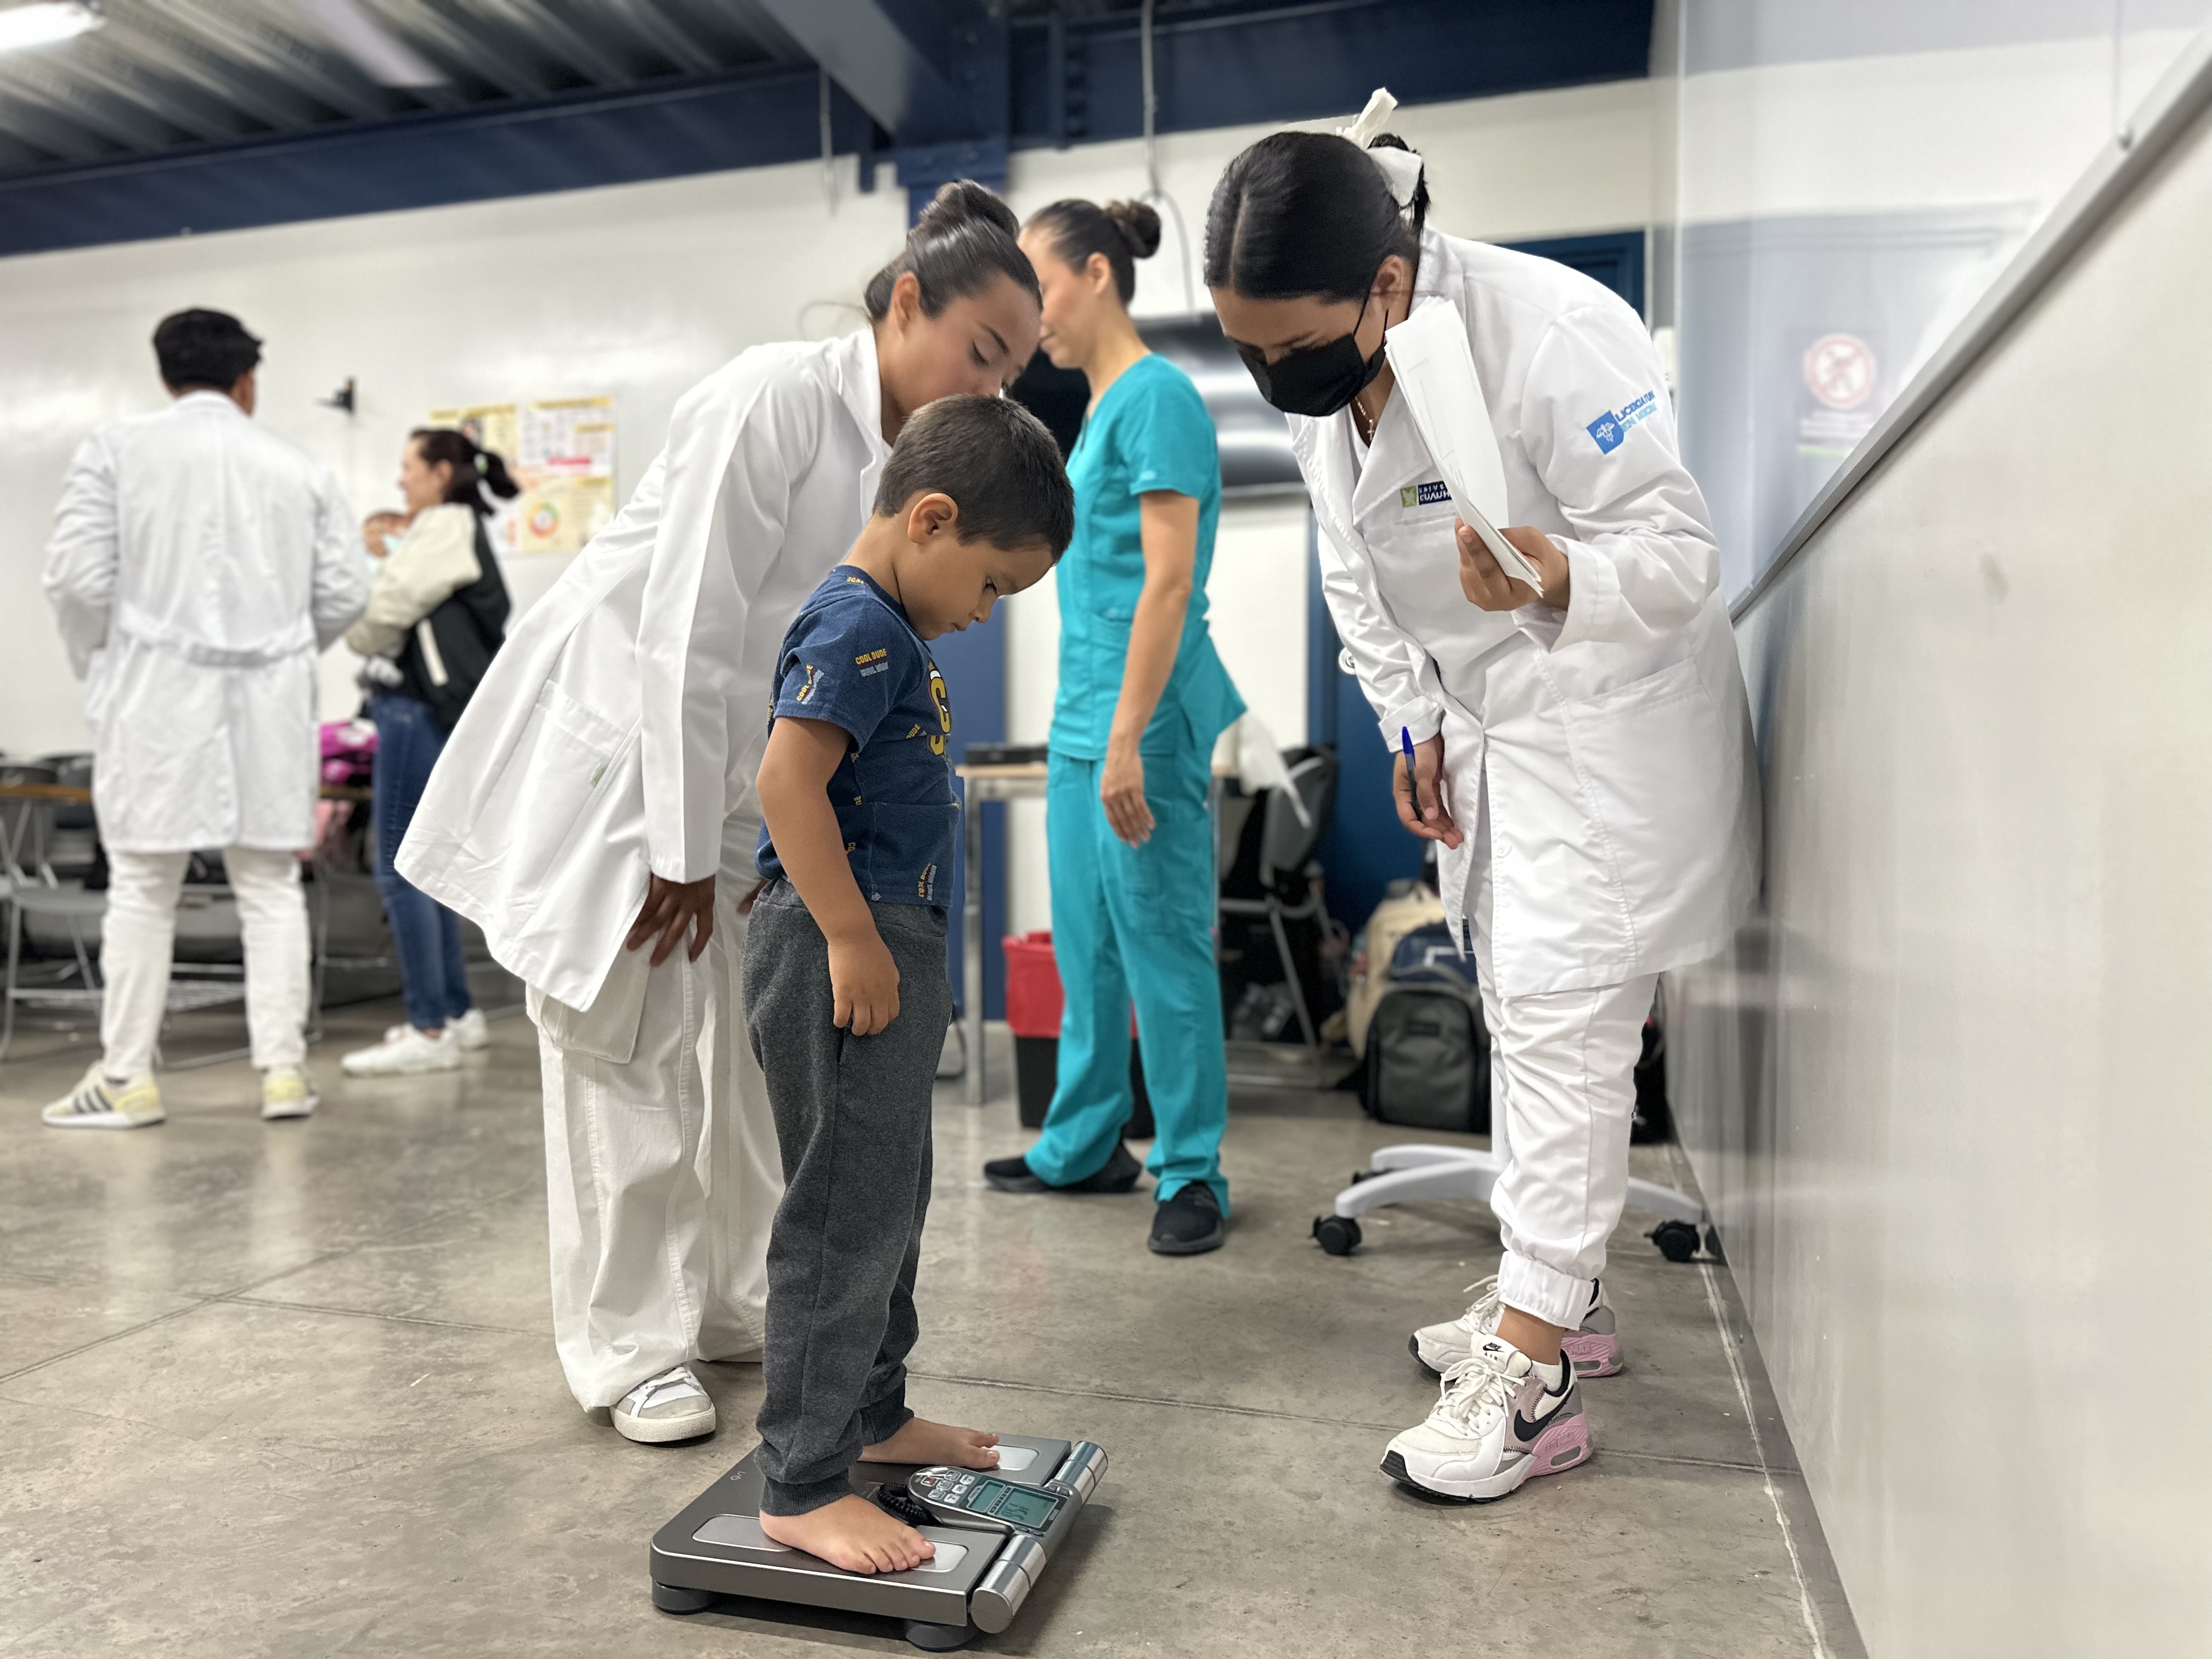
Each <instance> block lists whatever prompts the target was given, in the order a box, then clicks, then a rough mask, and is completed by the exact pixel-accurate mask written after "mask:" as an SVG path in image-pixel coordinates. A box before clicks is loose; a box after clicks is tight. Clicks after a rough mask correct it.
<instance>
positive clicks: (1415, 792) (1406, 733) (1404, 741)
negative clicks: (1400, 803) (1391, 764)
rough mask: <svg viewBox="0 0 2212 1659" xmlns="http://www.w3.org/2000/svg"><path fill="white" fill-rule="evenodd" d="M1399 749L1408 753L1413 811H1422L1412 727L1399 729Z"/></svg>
mask: <svg viewBox="0 0 2212 1659" xmlns="http://www.w3.org/2000/svg"><path fill="white" fill-rule="evenodd" d="M1398 747H1399V748H1401V749H1402V750H1405V752H1406V792H1407V793H1408V794H1410V795H1411V796H1413V810H1414V811H1416V812H1418V811H1420V810H1421V786H1420V785H1419V784H1418V783H1416V782H1415V781H1414V777H1415V774H1414V771H1413V727H1412V726H1400V727H1399V728H1398Z"/></svg>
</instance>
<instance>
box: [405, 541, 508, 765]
mask: <svg viewBox="0 0 2212 1659" xmlns="http://www.w3.org/2000/svg"><path fill="white" fill-rule="evenodd" d="M511 608H512V607H511V605H510V603H509V601H508V599H507V580H506V578H505V577H504V576H502V575H501V574H500V568H499V561H498V559H496V558H495V557H494V556H493V554H492V550H491V538H489V536H487V535H486V534H485V533H484V526H483V518H482V516H481V515H479V516H478V517H477V579H476V580H474V581H472V582H471V583H470V584H469V585H468V586H465V587H462V588H459V589H457V590H456V591H455V592H453V594H452V595H451V596H450V597H449V598H447V599H446V600H445V602H444V603H443V604H441V605H439V607H438V608H437V609H436V610H435V611H432V612H431V613H430V614H429V615H428V616H427V617H423V618H422V621H421V622H419V623H416V624H415V626H414V627H413V628H411V629H408V631H407V643H406V644H405V645H404V647H401V650H400V653H399V673H400V677H401V684H400V686H399V690H401V691H402V692H403V693H404V695H406V696H410V697H412V698H414V699H415V700H416V702H422V703H428V705H429V707H430V718H431V719H432V720H435V721H436V722H437V724H438V729H439V730H440V731H441V732H451V731H452V730H453V727H454V726H455V725H457V724H458V723H459V720H460V718H461V711H462V710H463V709H465V708H467V707H468V706H469V699H470V698H471V697H472V696H475V695H476V690H477V686H478V685H479V684H482V683H483V677H484V674H485V672H486V671H488V670H489V668H490V667H491V659H493V657H495V656H496V655H497V654H498V653H499V647H500V645H501V642H502V641H504V640H505V639H506V637H507V612H508V611H509V610H510V609H511Z"/></svg>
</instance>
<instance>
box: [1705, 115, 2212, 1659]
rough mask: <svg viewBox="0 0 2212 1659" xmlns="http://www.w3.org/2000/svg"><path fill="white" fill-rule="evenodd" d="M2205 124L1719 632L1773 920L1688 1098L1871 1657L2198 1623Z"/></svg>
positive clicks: (1713, 993)
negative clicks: (2195, 436) (1753, 722)
mask: <svg viewBox="0 0 2212 1659" xmlns="http://www.w3.org/2000/svg"><path fill="white" fill-rule="evenodd" d="M2208 258H2212V117H2207V116H2205V115H2203V114H2202V113H2200V114H2199V115H2198V117H2197V132H2196V134H2195V135H2194V136H2193V137H2191V138H2189V139H2187V140H2185V142H2184V143H2183V145H2182V146H2181V149H2180V150H2179V152H2178V153H2177V154H2176V155H2172V156H2169V157H2168V158H2167V159H2166V161H2165V162H2164V163H2162V164H2161V165H2160V167H2159V168H2158V170H2157V171H2156V172H2155V173H2154V174H2153V175H2152V177H2151V179H2150V180H2149V181H2148V183H2147V184H2146V185H2144V186H2143V187H2142V191H2140V193H2139V194H2138V196H2137V197H2136V199H2135V200H2134V201H2133V202H2131V203H2130V204H2127V205H2125V206H2124V207H2123V208H2122V209H2121V210H2120V212H2119V213H2118V216H2116V217H2115V219H2114V220H2113V221H2112V222H2111V223H2110V224H2109V225H2108V226H2107V227H2106V228H2105V230H2104V231H2103V232H2102V233H2100V234H2099V236H2098V237H2097V238H2096V239H2095V240H2093V241H2092V243H2091V245H2090V246H2088V247H2087V249H2086V250H2085V251H2084V252H2082V253H2081V255H2079V256H2078V258H2076V260H2075V263H2074V264H2073V265H2072V267H2071V268H2070V269H2069V270H2067V271H2065V272H2063V273H2062V274H2061V276H2059V277H2058V279H2057V281H2056V282H2055V283H2053V284H2052V285H2051V287H2050V288H2049V289H2047V290H2046V291H2045V293H2043V295H2041V296H2040V297H2039V299H2038V300H2036V301H2035V302H2034V303H2033V305H2032V306H2031V307H2030V308H2029V309H2028V310H2027V312H2026V313H2023V315H2022V316H2021V318H2020V319H2019V320H2018V321H2017V322H2016V323H2015V325H2014V326H2013V328H2012V330H2011V331H2010V332H2009V333H2008V336H2007V337H2004V338H2002V339H2001V340H2000V341H1999V342H1998V343H1996V346H1995V347H1994V348H1993V349H1991V351H1990V354H1989V355H1988V356H1985V357H1984V359H1983V360H1982V361H1980V362H1978V364H1977V365H1976V366H1974V367H1973V368H1972V369H1970V370H1969V371H1968V373H1967V374H1966V376H1965V377H1964V378H1963V379H1962V380H1960V382H1959V383H1958V384H1957V385H1956V386H1954V388H1953V389H1952V391H1951V392H1949V394H1948V396H1947V398H1945V399H1944V401H1943V402H1942V403H1941V404H1938V405H1937V407H1936V409H1935V410H1933V411H1932V412H1931V413H1929V415H1927V416H1924V417H1923V419H1922V420H1921V421H1920V422H1919V423H1918V424H1917V425H1916V426H1915V428H1913V430H1912V432H1911V434H1910V435H1908V436H1907V437H1906V438H1905V440H1904V441H1903V442H1902V443H1901V444H1900V446H1899V447H1898V448H1897V449H1896V450H1895V451H1893V453H1891V454H1890V455H1888V456H1887V458H1885V459H1883V461H1882V462H1881V465H1879V466H1878V467H1877V468H1876V469H1875V471H1873V472H1872V473H1871V474H1870V475H1869V477H1867V479H1866V480H1865V481H1864V482H1863V483H1862V484H1861V485H1860V487H1859V489H1857V492H1856V494H1855V495H1853V496H1852V497H1851V498H1850V499H1849V500H1847V501H1845V502H1844V504H1843V506H1842V507H1840V508H1839V509H1838V513H1837V514H1836V515H1835V516H1834V517H1833V518H1832V519H1831V520H1828V521H1827V523H1826V525H1824V526H1822V528H1821V529H1820V531H1819V532H1817V533H1816V535H1815V537H1814V540H1813V541H1812V542H1811V543H1810V544H1808V546H1806V547H1805V548H1804V550H1802V552H1801V554H1800V555H1799V556H1798V557H1797V559H1796V562H1794V563H1793V564H1792V565H1791V566H1790V568H1788V569H1787V570H1785V571H1784V573H1783V574H1781V575H1780V576H1779V578H1778V580H1777V581H1776V583H1775V585H1774V586H1772V587H1771V588H1770V589H1769V590H1768V591H1767V592H1765V594H1764V595H1762V597H1761V598H1760V599H1759V601H1758V602H1757V604H1755V605H1753V607H1752V608H1751V610H1750V611H1749V612H1748V613H1747V616H1746V617H1744V618H1743V620H1742V621H1741V623H1740V624H1739V627H1738V637H1739V639H1740V641H1741V646H1742V651H1743V656H1744V659H1745V664H1746V667H1747V671H1748V674H1749V678H1750V681H1751V686H1752V701H1753V706H1754V708H1757V709H1758V710H1759V722H1760V727H1761V730H1760V746H1761V750H1762V752H1763V754H1764V757H1765V779H1766V806H1767V849H1766V880H1765V915H1762V916H1761V917H1760V918H1759V921H1757V922H1756V923H1755V924H1754V925H1753V927H1748V928H1747V929H1746V930H1745V932H1744V933H1743V934H1742V935H1741V937H1740V939H1739V940H1738V942H1737V945H1736V948H1735V950H1734V951H1732V952H1731V953H1730V954H1729V956H1728V957H1724V958H1723V959H1722V960H1721V961H1719V962H1717V963H1712V964H1709V965H1708V966H1706V967H1705V968H1702V969H1697V970H1695V971H1693V972H1691V973H1688V974H1684V975H1678V976H1676V980H1675V982H1674V985H1672V986H1671V987H1670V998H1671V999H1672V1000H1671V1001H1670V1009H1671V1011H1672V1012H1673V1013H1674V1015H1675V1016H1677V1018H1676V1019H1675V1024H1674V1030H1672V1031H1671V1032H1670V1033H1669V1042H1668V1047H1669V1050H1670V1052H1671V1053H1672V1054H1673V1055H1674V1060H1673V1061H1672V1062H1670V1063H1671V1065H1672V1066H1673V1068H1674V1069H1673V1072H1672V1075H1671V1076H1670V1084H1671V1085H1673V1093H1674V1102H1675V1107H1676V1111H1677V1114H1678V1118H1679V1120H1680V1123H1681V1125H1682V1129H1683V1136H1684V1141H1685V1144H1686V1146H1688V1147H1689V1149H1690V1151H1691V1153H1692V1158H1693V1161H1694V1163H1695V1164H1696V1167H1697V1171H1698V1175H1699V1181H1700V1182H1701V1183H1702V1185H1703V1187H1704V1190H1705V1194H1706V1196H1707V1200H1708V1201H1709V1202H1710V1203H1711V1204H1712V1206H1714V1208H1715V1211H1716V1214H1717V1217H1718V1219H1719V1222H1720V1225H1721V1230H1722V1233H1723V1237H1724V1239H1725V1241H1726V1243H1727V1249H1728V1257H1729V1266H1730V1269H1731V1271H1732V1272H1733V1273H1734V1274H1735V1279H1736V1281H1737V1284H1738V1285H1739V1286H1740V1287H1741V1290H1742V1291H1743V1297H1744V1301H1745V1304H1746V1305H1747V1309H1748V1310H1749V1312H1750V1316H1751V1319H1752V1323H1753V1328H1754V1329H1755V1330H1756V1332H1757V1334H1758V1338H1759V1348H1760V1352H1761V1353H1762V1355H1763V1356H1764V1358H1765V1363H1766V1367H1767V1370H1768V1371H1769V1373H1770V1374H1771V1376H1772V1378H1773V1382H1774V1387H1775V1392H1776V1395H1777V1396H1778V1399H1779V1401H1780V1402H1781V1406H1782V1410H1783V1413H1784V1418H1785V1419H1786V1420H1787V1422H1788V1425H1789V1428H1790V1437H1791V1440H1792V1443H1793V1444H1794V1445H1795V1447H1796V1451H1797V1454H1798V1456H1799V1459H1800V1461H1801V1463H1802V1467H1803V1468H1804V1471H1805V1475H1806V1479H1807V1481H1808V1485H1809V1486H1810V1488H1811V1490H1812V1492H1813V1495H1814V1499H1815V1501H1816V1503H1817V1504H1818V1505H1819V1508H1820V1519H1821V1522H1822V1525H1823V1528H1824V1530H1825V1532H1826V1538H1827V1541H1828V1543H1829V1546H1830V1547H1831V1548H1832V1552H1833V1553H1834V1556H1835V1560H1836V1565H1837V1567H1838V1571H1839V1572H1840V1574H1841V1576H1842V1578H1843V1582H1844V1587H1845V1589H1847V1590H1848V1592H1849V1594H1850V1601H1851V1606H1852V1608H1853V1611H1854V1613H1855V1614H1856V1616H1857V1624H1858V1627H1859V1629H1860V1631H1861V1632H1862V1633H1863V1636H1864V1638H1865V1642H1866V1647H1867V1650H1868V1651H1869V1653H1870V1654H1872V1655H1873V1656H1875V1659H1923V1656H1926V1659H1936V1656H1953V1655H1965V1654H1975V1655H1982V1654H2003V1655H2007V1656H2019V1659H2093V1656H2107V1655H2110V1656H2119V1655H2135V1654H2143V1653H2183V1652H2193V1653H2202V1652H2203V1651H2204V1650H2205V1649H2206V1642H2207V1638H2206V1632H2207V1631H2208V1629H2212V1570H2208V1567H2212V1519H2208V1511H2207V1509H2206V1505H2205V1502H2204V1498H2205V1494H2206V1492H2208V1490H2212V1419H2208V1418H2207V1417H2206V1415H2205V1413H2203V1411H2202V1410H2201V1409H2200V1408H2198V1407H2197V1406H2195V1405H2192V1404H2191V1403H2190V1402H2191V1401H2197V1400H2199V1399H2201V1395H2199V1394H2198V1393H2197V1389H2199V1388H2200V1387H2201V1386H2202V1384H2201V1383H2199V1382H2197V1380H2196V1379H2197V1378H2199V1377H2201V1376H2202V1374H2203V1369H2204V1366H2205V1364H2206V1363H2207V1361H2208V1360H2212V1316H2208V1314H2207V1311H2206V1302H2205V1298H2204V1297H2203V1295H2202V1294H2201V1293H2200V1291H2198V1290H2197V1285H2196V1280H2197V1275H2198V1274H2199V1273H2201V1271H2202V1267H2203V1263H2204V1262H2206V1261H2208V1260H2212V1206H2207V1204H2206V1202H2205V1185H2206V1171H2207V1170H2209V1169H2212V1113H2208V1112H2207V1110H2206V1109H2205V1097H2206V1086H2205V1081H2204V1075H2203V1073H2204V1067H2203V1059H2202V1045H2201V1044H2200V1043H2199V1042H2198V1041H2197V1035H2198V1033H2199V1032H2200V1031H2201V1030H2202V1029H2203V1018H2204V1006H2205V993H2206V987H2207V985H2208V984H2212V863H2208V860H2206V858H2205V855H2204V836H2203V823H2205V821H2206V818H2207V815H2208V813H2212V726H2209V725H2208V713H2207V711H2208V710H2212V653H2207V652H2206V650H2205V648H2204V641H2205V639H2206V638H2207V636H2208V634H2212V573H2208V568H2207V566H2206V563H2205V562H2204V560H2203V556H2202V551H2201V547H2202V538H2201V537H2199V536H2196V535H2191V534H2181V535H2176V534H2174V533H2173V532H2172V527H2173V526H2193V525H2199V524H2202V523H2203V522H2204V521H2205V520H2206V518H2207V516H2208V514H2212V470H2208V469H2207V468H2205V467H2204V466H2203V465H2189V464H2182V465H2177V464H2176V457H2177V455H2178V454H2179V453H2180V452H2179V450H2178V449H2177V448H2176V447H2174V442H2173V435H2174V434H2175V433H2177V432H2188V431H2192V430H2194V429H2195V428H2196V427H2197V424H2198V422H2199V419H2200V416H2199V414H2198V411H2199V410H2200V408H2201V405H2202V403H2203V365H2204V363H2205V362H2207V361H2208V360H2212V311H2208V309H2207V307H2205V305H2204V304H2203V270H2204V266H2205V262H2206V260H2207V259H2208ZM2123 594H2124V595H2125V596H2127V597H2125V598H2124V599H2123V598H2119V597H2118V596H2120V595H2123ZM2085 596H2093V597H2087V598H2085ZM2138 1378H2141V1379H2147V1385H2145V1386H2139V1385H2138V1383H2136V1379H2138ZM2122 1379H2128V1380H2126V1381H2123V1380H2122Z"/></svg>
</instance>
